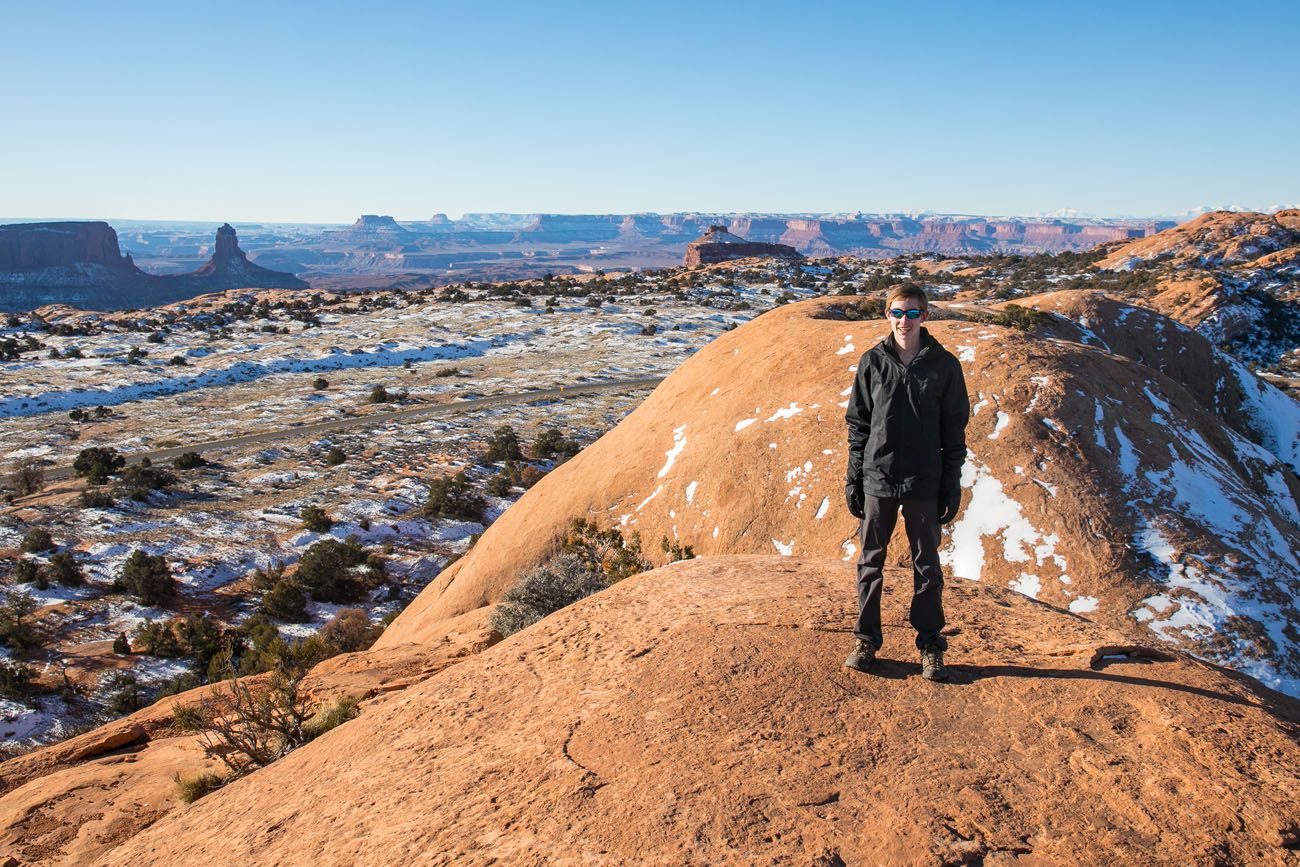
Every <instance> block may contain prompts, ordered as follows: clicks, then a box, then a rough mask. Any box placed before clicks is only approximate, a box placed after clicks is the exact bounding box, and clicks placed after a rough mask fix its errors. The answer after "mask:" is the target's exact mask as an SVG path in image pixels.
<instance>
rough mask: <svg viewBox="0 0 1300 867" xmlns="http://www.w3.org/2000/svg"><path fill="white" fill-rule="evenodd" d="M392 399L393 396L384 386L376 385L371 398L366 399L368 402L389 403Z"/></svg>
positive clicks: (371, 392) (371, 390)
mask: <svg viewBox="0 0 1300 867" xmlns="http://www.w3.org/2000/svg"><path fill="white" fill-rule="evenodd" d="M392 399H393V398H392V395H390V394H389V393H388V389H386V388H384V387H383V386H382V385H376V386H375V387H374V388H372V389H370V397H368V398H366V402H367V403H388V402H389V401H390V400H392Z"/></svg>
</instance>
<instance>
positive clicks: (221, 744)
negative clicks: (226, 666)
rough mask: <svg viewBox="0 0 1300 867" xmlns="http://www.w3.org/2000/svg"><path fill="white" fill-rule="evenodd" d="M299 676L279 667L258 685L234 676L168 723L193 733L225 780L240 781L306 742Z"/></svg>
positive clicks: (305, 710) (297, 671)
mask: <svg viewBox="0 0 1300 867" xmlns="http://www.w3.org/2000/svg"><path fill="white" fill-rule="evenodd" d="M304 673H305V672H304V671H303V670H301V669H295V668H289V667H286V666H281V667H279V668H277V669H276V670H275V671H273V672H272V673H271V676H270V677H269V678H268V679H267V680H266V681H265V682H262V683H250V682H249V681H247V680H245V679H244V678H240V677H233V678H231V679H230V680H229V681H227V682H226V683H225V684H224V688H223V687H218V688H217V689H216V690H214V692H213V693H212V695H211V696H210V697H208V698H205V699H203V700H201V701H199V702H198V703H197V704H193V705H189V706H188V707H186V708H185V709H184V710H180V709H178V711H177V712H174V714H173V719H174V720H175V722H176V725H177V727H178V728H181V729H183V730H185V731H192V732H197V733H198V735H199V743H200V744H201V745H202V747H203V751H204V753H205V754H206V755H207V756H208V758H217V759H220V760H221V762H222V763H223V764H224V765H225V766H226V767H227V768H228V769H229V770H230V772H231V776H230V779H234V778H236V777H241V776H243V775H244V774H247V773H249V772H251V771H253V770H256V769H257V768H263V767H266V766H267V765H269V764H271V763H272V762H274V761H275V760H276V759H279V758H281V757H282V756H285V755H288V754H289V752H290V751H292V750H293V749H295V748H297V747H299V746H302V745H303V744H305V743H306V742H307V741H308V740H310V738H311V735H310V733H309V732H308V731H307V730H306V729H305V724H306V722H307V720H308V719H310V717H311V714H310V712H309V708H308V704H307V698H306V696H304V695H303V693H302V690H301V683H302V677H303V674H304Z"/></svg>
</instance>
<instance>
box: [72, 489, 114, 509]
mask: <svg viewBox="0 0 1300 867" xmlns="http://www.w3.org/2000/svg"><path fill="white" fill-rule="evenodd" d="M77 502H78V503H79V504H80V505H81V508H83V509H107V508H108V507H110V506H112V505H113V504H114V503H115V502H117V501H116V500H114V499H113V495H112V494H111V493H109V492H108V491H107V490H106V489H104V488H86V490H84V491H82V492H81V496H80V497H78V498H77Z"/></svg>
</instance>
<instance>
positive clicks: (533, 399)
mask: <svg viewBox="0 0 1300 867" xmlns="http://www.w3.org/2000/svg"><path fill="white" fill-rule="evenodd" d="M663 381H664V377H662V376H657V377H650V378H646V379H620V380H613V381H609V382H591V383H582V384H579V385H564V386H557V387H556V388H544V389H540V390H538V391H524V392H519V393H517V394H494V395H492V396H490V397H476V398H472V399H470V400H458V401H454V402H452V403H438V404H427V405H421V406H410V407H406V408H405V409H394V410H389V411H386V412H385V411H382V410H381V411H378V412H371V413H367V414H366V415H361V416H349V417H346V418H337V419H330V420H329V421H318V422H314V423H312V424H304V425H297V426H295V427H287V428H283V429H281V430H274V431H264V432H262V433H257V434H246V435H244V436H237V437H227V438H226V439H221V440H208V441H207V442H196V443H190V444H189V445H183V446H175V447H173V448H167V449H158V450H157V451H152V452H133V453H132V454H130V455H128V456H127V463H128V464H135V463H139V462H140V459H141V458H146V457H147V458H149V460H151V461H153V462H154V463H158V462H160V461H168V460H170V459H172V458H174V457H176V456H177V455H179V454H182V453H184V452H198V453H199V454H203V453H204V452H213V451H218V450H220V449H228V448H232V447H235V446H247V445H255V444H258V443H271V442H278V441H280V440H284V439H288V438H290V437H302V436H315V435H317V434H322V433H327V432H329V431H337V430H347V429H349V428H357V427H362V428H364V427H383V426H384V425H387V424H390V423H392V422H395V421H409V420H411V419H414V418H438V417H440V416H448V415H459V414H460V413H465V412H474V411H476V410H480V409H486V408H488V407H493V406H508V405H511V404H527V403H537V402H538V401H542V400H561V399H563V398H566V397H577V396H579V395H584V394H599V393H602V392H619V391H633V390H636V389H640V388H647V387H651V388H652V387H654V386H656V385H658V384H659V383H661V382H663ZM71 475H72V467H71V466H64V467H55V468H51V469H47V470H46V471H45V479H46V481H57V480H59V479H66V478H68V477H69V476H71Z"/></svg>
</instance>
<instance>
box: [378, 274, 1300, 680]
mask: <svg viewBox="0 0 1300 867" xmlns="http://www.w3.org/2000/svg"><path fill="white" fill-rule="evenodd" d="M1066 300H1067V299H1057V302H1058V303H1060V304H1061V305H1066ZM852 303H853V300H852V299H844V298H822V299H814V300H811V301H807V302H802V303H799V304H791V305H787V306H784V307H781V308H778V309H776V310H773V311H771V312H769V313H766V314H764V315H763V316H761V317H759V318H758V319H756V320H754V321H753V322H750V323H748V324H746V325H745V326H744V327H742V328H739V329H737V330H735V331H732V332H729V333H727V334H725V335H723V336H722V337H720V338H718V339H717V340H715V341H714V342H713V343H711V344H709V345H708V346H707V347H705V348H704V349H702V350H701V351H700V352H699V353H697V354H696V355H695V356H693V357H692V358H691V359H690V360H688V361H687V362H686V363H685V364H683V365H682V366H681V367H680V368H678V369H677V370H676V371H675V372H674V373H673V374H672V375H671V376H669V377H668V378H667V379H666V380H665V381H664V382H663V383H662V384H661V385H660V386H659V387H658V388H657V389H655V391H654V392H653V393H652V394H651V395H650V396H649V397H648V398H647V399H646V400H645V402H644V403H643V404H642V405H641V406H640V407H638V408H637V409H636V411H634V412H633V413H632V414H631V415H629V416H628V417H627V418H625V419H624V420H623V421H622V422H621V423H620V424H619V425H618V426H617V427H616V428H614V430H612V431H610V432H609V433H608V434H606V435H605V436H603V437H602V438H601V439H600V440H599V441H597V442H596V443H594V444H593V445H591V446H590V447H588V448H587V449H585V450H584V451H583V452H582V453H581V454H579V455H578V456H577V457H576V458H574V459H573V460H571V461H569V462H568V463H566V464H564V465H563V466H562V467H560V468H559V469H558V470H557V471H555V472H553V473H551V474H550V475H549V476H547V477H546V478H545V479H543V480H542V482H540V483H539V484H538V485H537V486H536V487H534V488H533V489H532V490H530V491H529V492H528V493H527V494H525V495H524V496H523V497H522V498H521V499H520V501H519V502H518V503H517V504H516V505H514V506H513V507H511V509H510V510H509V511H507V512H506V513H505V514H504V515H503V516H502V517H501V518H500V519H498V520H497V522H496V523H495V524H493V525H492V526H491V527H490V528H489V529H488V531H487V532H486V533H485V534H484V536H483V538H482V540H481V541H480V542H479V544H478V545H477V546H476V547H475V548H473V549H472V550H471V551H470V552H469V553H468V554H467V555H466V556H465V557H464V558H462V559H461V560H460V561H458V562H457V563H455V564H453V565H452V566H451V567H450V568H449V569H447V570H446V571H444V572H443V573H442V574H441V575H439V576H438V577H437V578H436V579H435V580H434V581H433V582H432V583H431V584H430V585H429V586H428V587H427V588H426V589H425V590H424V592H423V593H422V594H421V595H420V596H419V597H418V598H417V599H416V600H415V602H413V603H412V604H411V606H410V607H408V608H407V610H406V611H405V612H404V613H403V614H402V615H401V616H400V617H399V618H398V619H397V620H396V621H395V622H394V623H393V624H392V626H391V627H390V628H389V629H388V631H387V632H385V634H384V635H383V636H382V637H381V639H380V642H379V646H381V647H396V646H399V645H401V644H402V643H404V642H421V641H424V640H426V639H427V638H429V637H433V636H435V635H437V634H438V631H439V630H440V629H441V628H442V626H441V624H442V623H443V622H444V621H446V620H448V619H449V618H454V617H457V616H459V615H463V614H465V613H467V612H470V611H474V610H476V609H478V608H480V607H481V606H485V605H490V604H492V603H494V602H496V601H498V600H500V599H501V597H502V595H503V594H504V593H505V591H506V590H507V589H508V588H509V587H510V586H511V584H513V582H514V581H515V579H516V576H517V575H518V574H519V572H520V571H521V570H522V569H524V568H527V567H528V566H531V565H533V564H534V563H536V562H538V561H539V560H541V559H542V558H543V557H544V556H545V555H546V553H547V551H548V550H549V549H550V547H551V546H552V545H553V544H554V540H555V539H556V537H557V536H558V535H559V534H561V533H562V532H563V531H564V529H565V527H566V526H567V524H568V522H569V521H570V519H571V518H573V517H589V516H594V517H595V518H596V519H597V520H599V521H600V522H601V523H602V524H603V525H606V526H608V525H618V526H620V527H621V528H623V530H624V531H625V532H629V533H630V532H632V531H639V532H640V533H641V535H642V537H643V540H644V543H645V547H646V549H647V550H650V551H654V552H656V553H657V551H658V547H659V541H660V540H661V539H662V538H665V537H666V538H667V539H669V540H671V541H676V542H679V543H681V544H690V545H692V546H694V548H695V550H696V552H697V553H700V554H721V553H755V554H757V553H768V554H790V555H795V556H814V557H838V558H841V559H843V560H845V561H846V562H847V561H851V560H852V559H853V558H854V557H855V556H856V555H857V547H856V544H857V543H856V539H855V537H854V536H855V529H856V522H855V521H854V520H853V519H852V518H851V517H850V516H849V514H848V512H847V511H846V510H845V508H844V506H843V503H842V501H843V477H844V465H845V445H846V444H845V428H844V418H843V412H844V409H843V407H844V404H845V401H847V394H848V387H849V385H850V383H851V379H852V375H853V374H852V371H853V369H854V367H855V365H856V364H857V361H858V357H859V355H860V354H861V353H862V352H864V351H865V350H866V349H868V348H869V347H870V346H871V345H873V344H874V343H875V342H876V341H877V340H879V339H881V338H882V337H883V336H884V335H885V331H886V325H885V323H884V322H883V321H882V320H874V321H850V320H846V319H844V318H843V316H844V314H843V313H842V312H841V311H842V310H843V309H844V308H845V307H846V306H848V305H851V304H852ZM1043 303H1044V304H1045V305H1047V306H1050V304H1049V302H1048V301H1045V302H1043ZM1072 303H1074V304H1076V305H1085V304H1086V303H1090V302H1085V301H1084V300H1082V299H1078V298H1076V299H1074V301H1073V302H1072ZM1095 303H1102V302H1095ZM1106 303H1109V302H1106ZM1125 306H1126V307H1127V309H1129V310H1130V311H1132V312H1131V313H1130V314H1129V315H1133V316H1135V317H1140V316H1146V317H1148V318H1149V320H1150V321H1149V322H1148V323H1147V325H1145V326H1144V327H1150V328H1152V334H1153V339H1152V341H1151V344H1150V346H1151V348H1150V355H1151V358H1152V363H1153V364H1156V365H1157V366H1158V365H1159V364H1161V363H1163V364H1166V366H1171V365H1173V364H1174V362H1173V360H1172V359H1173V358H1176V357H1178V356H1179V353H1178V352H1177V351H1176V350H1177V346H1176V345H1175V344H1174V343H1173V342H1172V338H1168V339H1165V340H1164V341H1163V343H1162V341H1161V340H1160V339H1159V334H1160V333H1161V332H1160V329H1159V327H1157V326H1158V324H1159V323H1161V322H1163V323H1167V324H1165V325H1164V327H1165V328H1166V329H1167V333H1168V334H1170V335H1172V334H1174V333H1175V332H1177V333H1179V334H1182V332H1181V331H1178V328H1177V326H1176V324H1175V323H1172V322H1169V321H1168V320H1166V319H1164V318H1163V317H1159V316H1158V315H1156V314H1150V313H1146V312H1142V311H1140V309H1139V308H1133V307H1131V306H1128V305H1125ZM1063 309H1064V307H1063ZM1111 312H1113V311H1111ZM943 315H946V316H948V317H951V318H948V319H944V320H942V321H932V322H931V323H930V326H929V327H930V330H931V331H932V333H933V334H934V335H935V336H936V337H937V338H938V339H939V340H940V341H941V342H942V343H943V344H944V345H946V346H947V347H949V349H951V350H952V351H953V352H954V353H955V354H957V355H958V356H959V358H960V359H961V360H962V363H963V367H964V370H965V373H966V379H967V384H968V388H969V391H970V396H971V401H972V403H973V408H972V412H973V416H972V419H971V423H970V427H969V428H968V431H967V442H968V445H969V447H970V456H969V458H968V461H967V465H966V468H965V471H964V473H963V479H962V484H963V487H964V488H965V489H966V491H965V494H964V496H963V503H964V505H963V511H962V513H961V514H960V515H959V517H958V519H957V520H956V521H955V522H954V523H953V524H952V525H951V526H950V527H948V528H946V529H945V533H944V542H943V544H942V546H941V550H942V552H943V557H944V561H945V564H946V567H947V569H948V570H949V572H950V574H952V575H954V576H955V577H957V578H964V579H972V580H979V581H982V582H984V583H987V584H992V585H995V586H999V587H1008V586H1009V587H1014V588H1015V589H1018V590H1021V591H1022V592H1025V593H1027V594H1029V595H1031V596H1034V597H1035V598H1038V599H1040V600H1043V601H1047V602H1050V603H1051V604H1054V605H1058V606H1061V607H1068V608H1070V609H1071V610H1073V611H1076V612H1078V613H1083V614H1087V615H1088V616H1089V617H1090V618H1094V619H1098V620H1101V621H1104V622H1107V623H1109V624H1111V625H1114V626H1116V627H1119V628H1133V627H1135V626H1138V627H1140V628H1141V631H1142V632H1143V633H1145V634H1146V635H1148V636H1150V637H1152V638H1154V639H1156V640H1158V641H1161V642H1167V643H1170V644H1171V645H1173V646H1179V647H1184V648H1187V649H1189V650H1192V651H1194V652H1196V653H1198V654H1201V655H1203V656H1205V657H1207V658H1209V659H1213V660H1215V661H1217V662H1220V663H1222V664H1225V665H1231V666H1234V667H1238V668H1240V669H1242V670H1244V671H1247V672H1249V673H1251V674H1253V675H1255V676H1258V677H1261V678H1263V679H1264V680H1265V682H1267V683H1270V684H1272V685H1274V686H1276V687H1278V688H1282V689H1285V690H1287V691H1289V692H1291V693H1292V694H1295V693H1296V692H1297V691H1298V690H1300V640H1298V639H1297V638H1296V636H1297V630H1300V610H1297V608H1296V605H1295V602H1294V601H1293V600H1294V599H1296V598H1297V596H1300V565H1297V563H1296V556H1297V555H1296V552H1297V551H1300V513H1298V512H1297V509H1296V495H1297V493H1300V486H1297V485H1296V482H1295V479H1294V476H1293V475H1292V473H1291V472H1290V471H1289V470H1288V469H1287V466H1286V464H1285V463H1284V462H1283V461H1281V460H1279V459H1278V457H1277V456H1276V455H1275V454H1274V453H1273V452H1271V451H1269V450H1268V449H1267V448H1265V447H1263V446H1261V445H1260V444H1257V443H1256V442H1252V441H1251V439H1249V438H1248V437H1247V436H1246V435H1243V434H1241V433H1238V432H1237V431H1236V430H1234V428H1233V427H1231V426H1230V425H1227V424H1225V423H1224V419H1223V418H1222V417H1221V416H1219V415H1217V414H1216V413H1215V410H1214V408H1213V406H1211V405H1207V404H1206V403H1202V401H1201V400H1200V399H1198V398H1197V397H1196V395H1195V393H1193V392H1192V391H1190V390H1189V389H1188V388H1187V387H1185V386H1183V385H1182V384H1180V383H1179V382H1177V381H1175V380H1174V379H1171V378H1170V377H1169V376H1166V375H1165V374H1163V373H1161V372H1160V370H1159V369H1157V367H1152V366H1148V365H1146V364H1139V363H1136V362H1135V361H1133V360H1131V359H1129V358H1126V357H1124V356H1122V355H1118V354H1115V353H1112V352H1111V351H1108V349H1107V348H1103V346H1102V345H1098V344H1100V343H1101V341H1100V339H1098V338H1094V340H1093V341H1092V342H1091V343H1087V342H1082V340H1083V339H1082V337H1079V338H1078V340H1077V341H1071V340H1064V339H1060V338H1054V337H1051V336H1047V335H1039V334H1031V333H1026V332H1024V331H1020V330H1017V329H1015V328H1009V327H1000V326H996V325H990V324H986V323H984V322H981V321H978V319H977V312H976V311H975V310H973V309H970V308H960V307H957V306H950V307H948V308H947V309H946V313H943ZM957 317H965V318H957ZM1083 318H1085V319H1086V318H1087V317H1086V316H1084V317H1083ZM1057 322H1058V327H1059V328H1060V329H1061V333H1064V332H1065V330H1066V329H1073V333H1075V334H1076V335H1077V334H1078V332H1079V327H1078V325H1077V324H1073V323H1072V321H1070V320H1068V319H1066V318H1061V319H1059V320H1057ZM1183 331H1185V329H1183ZM1112 339H1113V340H1115V342H1116V346H1117V347H1118V348H1120V349H1122V348H1124V347H1123V346H1121V345H1120V343H1119V341H1118V339H1117V338H1114V337H1112ZM1182 339H1184V340H1185V342H1186V343H1187V345H1189V346H1199V347H1201V349H1204V347H1203V343H1204V341H1203V340H1201V339H1200V338H1197V337H1195V336H1194V335H1183V338H1182ZM1198 341H1199V343H1198ZM1106 346H1109V344H1106ZM1162 346H1163V349H1162V348H1161V347H1162ZM1130 349H1132V348H1131V347H1130ZM1198 351H1200V350H1198ZM1207 352H1208V351H1207ZM1164 357H1168V358H1169V359H1170V360H1168V361H1165V362H1161V361H1159V358H1164ZM1172 369H1173V368H1172V367H1171V370H1172ZM1246 375H1247V376H1248V377H1249V382H1246V383H1245V384H1244V385H1239V386H1238V387H1240V388H1245V387H1246V385H1249V387H1251V388H1254V389H1256V390H1257V391H1258V390H1259V389H1263V391H1261V392H1260V393H1262V394H1264V395H1266V396H1267V397H1268V398H1269V399H1270V400H1271V401H1273V402H1274V403H1276V406H1277V407H1278V408H1279V411H1281V410H1282V409H1285V408H1286V407H1287V405H1290V406H1291V409H1292V412H1293V413H1295V417H1296V418H1300V411H1297V410H1296V408H1295V405H1294V403H1293V402H1292V401H1290V399H1289V398H1286V397H1285V396H1284V395H1282V394H1281V393H1280V392H1277V390H1276V389H1273V388H1272V387H1271V386H1261V385H1260V384H1259V383H1258V381H1257V380H1255V378H1254V377H1253V375H1250V374H1249V373H1247V374H1246ZM1193 387H1194V388H1197V389H1199V390H1200V391H1201V392H1202V396H1203V397H1204V399H1205V400H1207V401H1208V400H1211V399H1213V396H1212V395H1210V394H1208V393H1206V392H1205V389H1204V388H1203V387H1202V386H1199V385H1194V386H1193ZM1226 387H1227V386H1224V388H1225V389H1226ZM1225 393H1226V392H1225ZM1216 405H1219V406H1223V407H1224V408H1225V410H1231V409H1232V407H1231V406H1230V405H1228V404H1227V402H1226V398H1225V402H1223V403H1221V404H1216ZM1243 413H1244V411H1243ZM1245 417H1246V416H1245V415H1244V414H1243V415H1242V418H1245ZM1252 423H1254V422H1252ZM1242 424H1243V425H1244V424H1245V422H1244V421H1243V422H1242ZM1258 424H1260V425H1267V424H1268V422H1267V421H1258ZM1284 429H1285V430H1286V432H1287V433H1288V434H1289V438H1290V439H1289V442H1290V443H1291V444H1292V445H1291V447H1292V448H1294V443H1295V437H1296V431H1297V429H1300V425H1296V426H1295V427H1290V428H1284ZM1243 430H1245V428H1243ZM898 532H899V533H900V534H901V532H902V531H901V528H900V529H899V531H898ZM900 541H901V539H900ZM893 550H894V552H895V553H896V555H897V556H898V558H899V559H898V562H900V563H901V562H903V558H904V557H905V554H904V551H905V545H903V544H897V545H895V546H894V549H893ZM1152 633H1154V635H1152Z"/></svg>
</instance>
